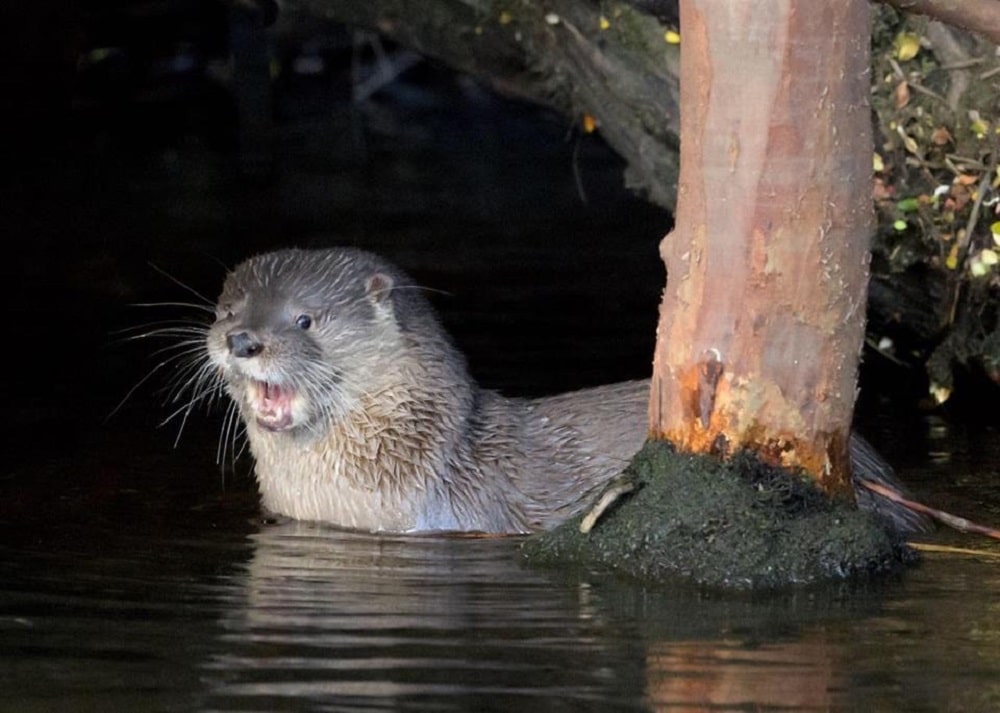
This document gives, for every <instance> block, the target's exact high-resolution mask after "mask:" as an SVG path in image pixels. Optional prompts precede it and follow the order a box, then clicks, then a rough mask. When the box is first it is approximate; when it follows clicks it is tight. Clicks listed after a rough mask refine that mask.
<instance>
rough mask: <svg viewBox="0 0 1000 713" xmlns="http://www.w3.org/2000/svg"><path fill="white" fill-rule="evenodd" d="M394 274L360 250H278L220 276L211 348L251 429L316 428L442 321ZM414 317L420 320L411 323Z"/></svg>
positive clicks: (377, 385) (374, 386) (370, 388)
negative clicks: (223, 278) (416, 335)
mask: <svg viewBox="0 0 1000 713" xmlns="http://www.w3.org/2000/svg"><path fill="white" fill-rule="evenodd" d="M401 287H412V283H410V282H409V280H408V278H407V277H406V275H405V274H403V273H402V272H401V271H399V270H398V269H396V268H395V267H393V266H392V265H390V264H389V263H386V262H385V261H383V260H381V259H380V258H378V257H377V256H375V255H372V254H370V253H366V252H363V251H360V250H350V249H338V250H281V251H278V252H274V253H268V254H265V255H260V256H257V257H254V258H251V259H249V260H247V261H246V262H244V263H242V264H240V265H239V266H238V267H237V268H236V269H235V270H234V271H233V272H232V273H231V274H230V275H229V276H228V278H227V279H226V282H225V285H224V287H223V290H222V294H221V295H220V297H219V300H218V303H217V305H216V321H215V323H214V324H213V325H212V327H211V328H210V330H209V332H208V337H207V349H208V355H209V358H210V360H211V361H212V363H213V364H214V365H215V367H217V369H218V371H219V374H220V375H221V377H222V379H223V380H224V381H225V384H226V387H227V389H228V391H229V394H230V396H231V397H232V398H233V400H234V401H235V402H236V404H237V405H238V407H239V409H240V413H241V415H242V417H243V420H244V421H245V422H246V424H247V426H248V428H249V429H250V430H251V432H253V431H254V430H255V427H256V428H259V429H262V430H264V431H270V432H294V433H297V434H300V433H309V432H317V433H321V432H323V431H324V430H325V428H326V427H327V426H328V425H329V424H330V423H332V422H335V421H336V420H337V419H340V418H343V417H344V416H345V415H346V414H347V413H350V412H351V411H352V410H354V409H355V408H357V406H358V404H359V403H360V401H361V399H362V398H363V397H364V396H365V395H366V394H370V393H372V392H376V391H378V390H379V389H381V388H385V379H386V378H387V377H386V375H387V374H389V373H391V372H392V371H393V370H394V369H397V367H398V365H399V363H400V362H401V361H407V360H410V361H412V357H413V354H414V349H413V339H412V337H411V336H409V335H410V334H411V333H420V334H423V335H425V337H426V336H427V335H430V338H431V340H432V341H435V340H437V339H444V338H443V336H435V335H438V333H439V332H440V327H439V326H438V325H437V322H436V320H435V319H434V317H433V315H432V313H431V311H430V307H429V306H428V305H426V303H425V302H424V301H423V298H422V297H420V296H419V294H416V291H415V290H400V288H401ZM414 320H416V321H417V322H419V323H420V324H419V325H417V326H415V325H413V324H412V323H413V322H414Z"/></svg>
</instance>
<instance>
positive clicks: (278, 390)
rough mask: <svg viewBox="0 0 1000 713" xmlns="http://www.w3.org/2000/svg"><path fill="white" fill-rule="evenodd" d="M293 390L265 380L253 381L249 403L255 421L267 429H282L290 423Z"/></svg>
mask: <svg viewBox="0 0 1000 713" xmlns="http://www.w3.org/2000/svg"><path fill="white" fill-rule="evenodd" d="M294 397H295V390H294V389H292V388H289V387H287V386H283V385H281V384H273V383H270V382H267V381H253V382H252V386H251V388H250V405H251V407H253V410H254V413H255V414H256V416H257V423H258V424H260V425H261V426H262V427H263V428H266V429H267V430H269V431H283V430H285V429H287V428H288V427H290V426H291V425H292V402H293V399H294Z"/></svg>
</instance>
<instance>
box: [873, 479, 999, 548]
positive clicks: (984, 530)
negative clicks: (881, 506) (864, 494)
mask: <svg viewBox="0 0 1000 713" xmlns="http://www.w3.org/2000/svg"><path fill="white" fill-rule="evenodd" d="M858 482H859V483H861V485H863V486H864V487H866V488H868V489H869V490H871V491H872V492H873V493H878V494H879V495H881V496H882V497H885V498H889V500H892V501H893V502H895V503H899V504H900V505H902V506H903V507H906V508H909V509H910V510H913V511H914V512H920V513H923V514H924V515H928V516H929V517H932V518H934V519H935V520H937V521H938V522H942V523H944V524H945V525H947V526H948V527H951V528H954V529H955V530H958V531H959V532H971V533H974V534H977V535H985V536H986V537H992V538H993V539H994V540H1000V530H996V529H994V528H992V527H986V526H985V525H978V524H976V523H974V522H972V521H971V520H966V519H965V518H964V517H958V516H957V515H952V514H951V513H947V512H945V511H944V510H937V509H936V508H932V507H928V506H927V505H924V504H923V503H918V502H917V501H915V500H909V499H907V498H904V497H903V496H902V495H900V494H899V493H897V492H896V491H895V490H892V489H891V488H887V487H885V486H884V485H881V484H879V483H875V482H873V481H871V480H866V479H865V478H859V479H858Z"/></svg>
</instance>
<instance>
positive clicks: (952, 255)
mask: <svg viewBox="0 0 1000 713" xmlns="http://www.w3.org/2000/svg"><path fill="white" fill-rule="evenodd" d="M944 265H945V267H947V268H948V269H949V270H954V269H955V268H956V267H958V243H955V244H954V245H952V246H951V251H950V252H949V253H948V257H947V258H945V261H944Z"/></svg>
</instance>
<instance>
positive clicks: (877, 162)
mask: <svg viewBox="0 0 1000 713" xmlns="http://www.w3.org/2000/svg"><path fill="white" fill-rule="evenodd" d="M872 168H873V169H874V170H875V173H881V172H882V171H884V170H885V163H884V162H883V161H882V157H881V156H879V155H878V153H876V154H875V158H874V161H873V162H872Z"/></svg>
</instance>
